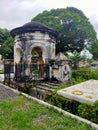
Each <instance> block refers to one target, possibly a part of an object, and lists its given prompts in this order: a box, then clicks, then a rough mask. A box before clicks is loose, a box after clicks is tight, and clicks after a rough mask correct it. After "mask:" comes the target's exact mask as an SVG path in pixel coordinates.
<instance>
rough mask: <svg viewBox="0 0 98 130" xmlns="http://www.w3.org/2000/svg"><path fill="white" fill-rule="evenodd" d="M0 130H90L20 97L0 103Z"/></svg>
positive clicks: (73, 120)
mask: <svg viewBox="0 0 98 130" xmlns="http://www.w3.org/2000/svg"><path fill="white" fill-rule="evenodd" d="M0 130H92V128H91V127H90V126H88V125H86V124H84V123H82V122H79V121H77V120H76V119H72V118H71V117H69V116H64V115H62V114H61V113H58V112H55V111H54V110H53V109H48V108H45V107H44V106H42V105H40V104H38V103H36V102H34V101H31V100H28V99H26V98H24V97H22V96H20V97H19V98H15V99H10V100H7V101H3V102H0Z"/></svg>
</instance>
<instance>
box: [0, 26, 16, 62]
mask: <svg viewBox="0 0 98 130" xmlns="http://www.w3.org/2000/svg"><path fill="white" fill-rule="evenodd" d="M0 54H1V55H2V56H3V58H5V59H12V58H13V38H12V37H11V35H10V32H9V30H7V29H0Z"/></svg>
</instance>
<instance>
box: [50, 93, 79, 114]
mask: <svg viewBox="0 0 98 130" xmlns="http://www.w3.org/2000/svg"><path fill="white" fill-rule="evenodd" d="M50 102H51V103H52V104H53V105H55V106H58V107H60V108H62V109H63V110H66V111H68V112H71V113H73V114H77V110H78V105H79V104H80V103H79V102H77V101H74V100H71V99H67V98H65V97H63V96H60V95H58V94H56V93H54V94H52V97H51V98H50Z"/></svg>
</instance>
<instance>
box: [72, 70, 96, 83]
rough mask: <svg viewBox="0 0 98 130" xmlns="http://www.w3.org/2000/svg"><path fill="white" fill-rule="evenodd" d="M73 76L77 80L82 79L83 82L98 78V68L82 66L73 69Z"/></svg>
mask: <svg viewBox="0 0 98 130" xmlns="http://www.w3.org/2000/svg"><path fill="white" fill-rule="evenodd" d="M72 77H73V79H74V80H75V81H77V80H79V79H81V82H83V81H85V80H89V79H95V80H98V70H91V69H88V68H82V69H79V70H73V71H72Z"/></svg>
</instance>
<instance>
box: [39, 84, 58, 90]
mask: <svg viewBox="0 0 98 130" xmlns="http://www.w3.org/2000/svg"><path fill="white" fill-rule="evenodd" d="M41 86H45V87H48V88H52V89H54V88H56V87H57V86H56V85H55V86H53V85H51V84H48V83H41Z"/></svg>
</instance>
